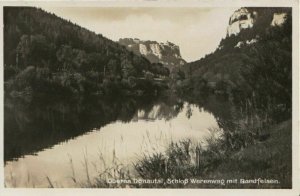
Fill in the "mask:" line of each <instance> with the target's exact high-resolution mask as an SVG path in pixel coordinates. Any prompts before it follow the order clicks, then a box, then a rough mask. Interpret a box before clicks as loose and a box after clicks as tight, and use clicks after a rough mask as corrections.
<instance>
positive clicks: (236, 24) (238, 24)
mask: <svg viewBox="0 0 300 196" xmlns="http://www.w3.org/2000/svg"><path fill="white" fill-rule="evenodd" d="M256 14H257V13H256V12H253V13H250V12H249V11H248V10H247V9H246V8H240V9H238V10H236V11H235V12H234V13H233V14H232V15H231V17H230V19H229V26H228V27H227V36H230V35H237V34H238V33H239V32H240V31H241V30H242V29H247V28H252V27H253V24H254V18H255V16H256Z"/></svg>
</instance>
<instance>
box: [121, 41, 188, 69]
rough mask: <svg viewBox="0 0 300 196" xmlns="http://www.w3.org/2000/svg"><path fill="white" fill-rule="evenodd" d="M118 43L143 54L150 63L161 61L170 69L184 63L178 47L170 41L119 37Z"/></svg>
mask: <svg viewBox="0 0 300 196" xmlns="http://www.w3.org/2000/svg"><path fill="white" fill-rule="evenodd" d="M119 43H120V44H121V45H124V46H126V48H127V49H128V50H130V51H132V52H133V53H135V54H138V55H142V56H144V57H145V58H147V59H148V60H149V61H150V62H151V63H161V64H163V65H164V66H165V67H167V68H169V69H170V70H173V69H174V68H176V67H179V66H182V65H184V64H185V63H186V61H185V60H184V59H182V57H181V55H180V49H179V47H178V46H177V45H175V44H173V43H171V42H166V43H158V42H156V41H142V40H139V39H136V38H135V39H132V38H124V39H120V40H119Z"/></svg>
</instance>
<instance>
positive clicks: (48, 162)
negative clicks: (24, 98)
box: [5, 99, 218, 187]
mask: <svg viewBox="0 0 300 196" xmlns="http://www.w3.org/2000/svg"><path fill="white" fill-rule="evenodd" d="M89 103H90V104H88V103H86V104H85V107H83V108H80V107H79V106H77V107H74V106H72V105H71V104H70V103H69V105H68V104H66V103H65V104H62V105H60V104H58V105H55V107H52V106H51V107H50V106H49V105H48V106H45V108H43V107H41V106H39V107H32V108H30V107H29V108H28V109H30V112H29V111H28V110H26V112H25V111H24V110H23V112H24V113H22V112H20V111H14V110H9V111H8V110H6V113H5V114H6V115H7V116H6V118H5V120H6V121H5V123H6V124H5V125H6V127H5V134H6V136H5V138H6V141H8V140H9V138H12V139H13V138H14V141H12V142H6V143H5V155H6V158H7V160H9V159H11V158H15V157H19V156H20V155H25V156H24V157H23V158H19V159H17V160H14V161H7V162H6V166H5V182H6V185H7V186H18V187H28V186H29V187H32V186H36V187H45V186H48V181H47V178H46V177H48V178H49V179H51V181H52V182H53V183H55V186H56V187H73V186H76V185H78V184H76V183H74V181H73V180H72V176H74V175H75V176H76V179H77V180H78V181H86V180H87V176H86V173H87V171H86V167H84V164H83V163H84V162H85V159H84V158H85V157H86V159H87V160H88V161H87V162H88V167H87V168H88V173H89V175H90V177H93V176H96V175H98V174H99V173H101V171H103V170H104V169H105V168H106V167H108V166H109V165H110V164H112V163H114V162H115V161H116V160H117V161H119V162H122V163H123V164H129V165H130V164H131V163H132V162H134V160H135V159H136V158H138V157H139V156H140V155H141V154H143V153H152V152H154V151H164V149H165V148H166V147H167V146H168V145H169V144H170V142H171V141H178V140H181V139H185V138H189V139H191V140H193V141H195V142H200V141H202V140H203V138H204V137H206V136H207V135H208V134H209V132H208V129H209V128H213V127H218V122H217V120H216V118H215V117H214V116H213V115H212V114H211V113H209V112H207V111H205V110H204V109H203V108H199V107H198V106H196V105H191V104H188V103H186V102H182V101H180V100H177V99H175V100H164V101H162V100H160V101H156V102H149V101H148V102H137V101H133V100H126V101H122V102H111V103H109V102H105V101H103V100H102V101H99V100H97V102H96V104H95V102H89ZM92 103H93V104H92ZM6 109H8V108H6ZM16 113H18V115H19V116H18V115H16ZM12 122H13V123H12ZM11 128H14V129H15V130H17V131H16V133H13V131H11ZM91 130H93V131H91ZM86 131H89V132H86ZM7 132H8V133H7ZM84 133H85V134H84ZM71 138H72V139H71ZM55 144H56V145H55ZM50 147H51V148H50ZM15 149H18V150H15ZM32 152H35V154H36V155H30V154H31V153H32ZM72 168H73V169H72ZM74 171H75V172H74Z"/></svg>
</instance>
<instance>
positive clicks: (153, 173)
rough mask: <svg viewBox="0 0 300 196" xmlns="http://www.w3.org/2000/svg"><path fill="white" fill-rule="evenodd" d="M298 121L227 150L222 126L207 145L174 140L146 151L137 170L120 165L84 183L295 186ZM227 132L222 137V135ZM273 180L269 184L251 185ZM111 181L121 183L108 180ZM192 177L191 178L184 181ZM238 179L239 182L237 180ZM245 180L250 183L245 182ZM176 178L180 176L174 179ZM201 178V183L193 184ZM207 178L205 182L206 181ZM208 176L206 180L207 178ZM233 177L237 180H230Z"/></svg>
mask: <svg viewBox="0 0 300 196" xmlns="http://www.w3.org/2000/svg"><path fill="white" fill-rule="evenodd" d="M291 130H292V121H291V120H287V121H284V122H281V123H280V124H276V125H273V126H271V127H269V128H268V130H266V131H267V132H268V133H269V135H268V137H267V138H263V139H262V138H254V139H253V142H252V143H251V144H248V145H246V146H244V147H241V148H240V149H236V148H232V149H230V148H226V147H225V143H226V142H227V141H225V140H226V138H225V137H224V134H223V133H222V130H216V129H215V130H212V131H211V133H212V134H211V136H210V137H208V138H206V145H200V144H195V143H192V142H191V141H190V140H183V141H180V142H177V143H171V144H170V145H169V147H168V148H167V149H166V151H165V152H157V153H154V154H151V155H142V156H140V158H139V160H138V161H137V162H135V163H133V168H134V169H133V170H131V171H130V169H129V168H127V167H125V168H124V167H115V168H113V169H111V170H110V171H107V172H105V173H103V174H101V175H99V177H98V178H96V179H95V180H94V181H93V182H92V183H90V182H89V183H87V184H83V185H82V186H84V187H94V188H99V187H107V188H108V187H110V188H111V187H114V188H124V187H132V188H291V177H292V173H291V172H292V156H291V155H292V150H291V138H292V137H291V133H292V131H291ZM220 134H221V136H218V137H217V136H216V135H220ZM258 178H260V179H261V180H264V179H267V180H269V183H266V182H264V183H263V181H261V180H260V183H259V184H258V183H257V182H252V183H248V182H249V181H247V180H255V179H258ZM107 179H115V180H119V181H120V183H108V181H107ZM134 179H141V180H148V181H149V180H152V181H153V180H159V183H133V182H134ZM185 179H188V181H184V180H185ZM235 179H236V182H235ZM241 179H244V180H246V181H244V183H242V182H241ZM170 180H177V181H175V182H174V181H173V182H174V183H172V181H170ZM192 180H195V181H196V180H198V182H194V183H193V182H191V181H192ZM201 180H202V181H201ZM203 180H204V181H203ZM227 180H229V181H230V180H232V181H230V183H229V181H227Z"/></svg>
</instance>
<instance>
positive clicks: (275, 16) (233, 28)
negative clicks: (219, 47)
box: [227, 8, 287, 37]
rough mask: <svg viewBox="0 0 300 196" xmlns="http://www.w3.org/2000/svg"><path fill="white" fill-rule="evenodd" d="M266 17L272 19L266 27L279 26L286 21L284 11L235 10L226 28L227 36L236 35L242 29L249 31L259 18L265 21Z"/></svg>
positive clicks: (261, 9) (260, 9)
mask: <svg viewBox="0 0 300 196" xmlns="http://www.w3.org/2000/svg"><path fill="white" fill-rule="evenodd" d="M266 16H270V17H272V20H271V21H269V24H268V25H271V26H281V25H282V24H283V23H284V22H285V20H286V16H287V13H286V10H285V9H280V8H277V9H263V8H258V9H255V8H240V9H238V10H236V11H235V12H234V13H233V14H232V15H231V17H230V19H229V25H228V27H227V36H228V37H229V36H231V35H237V34H239V33H240V32H241V30H242V29H249V28H252V27H253V26H254V24H255V23H256V22H258V23H259V22H260V21H259V20H262V18H261V17H264V18H265V19H266V18H268V17H266ZM258 18H259V19H258Z"/></svg>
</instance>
